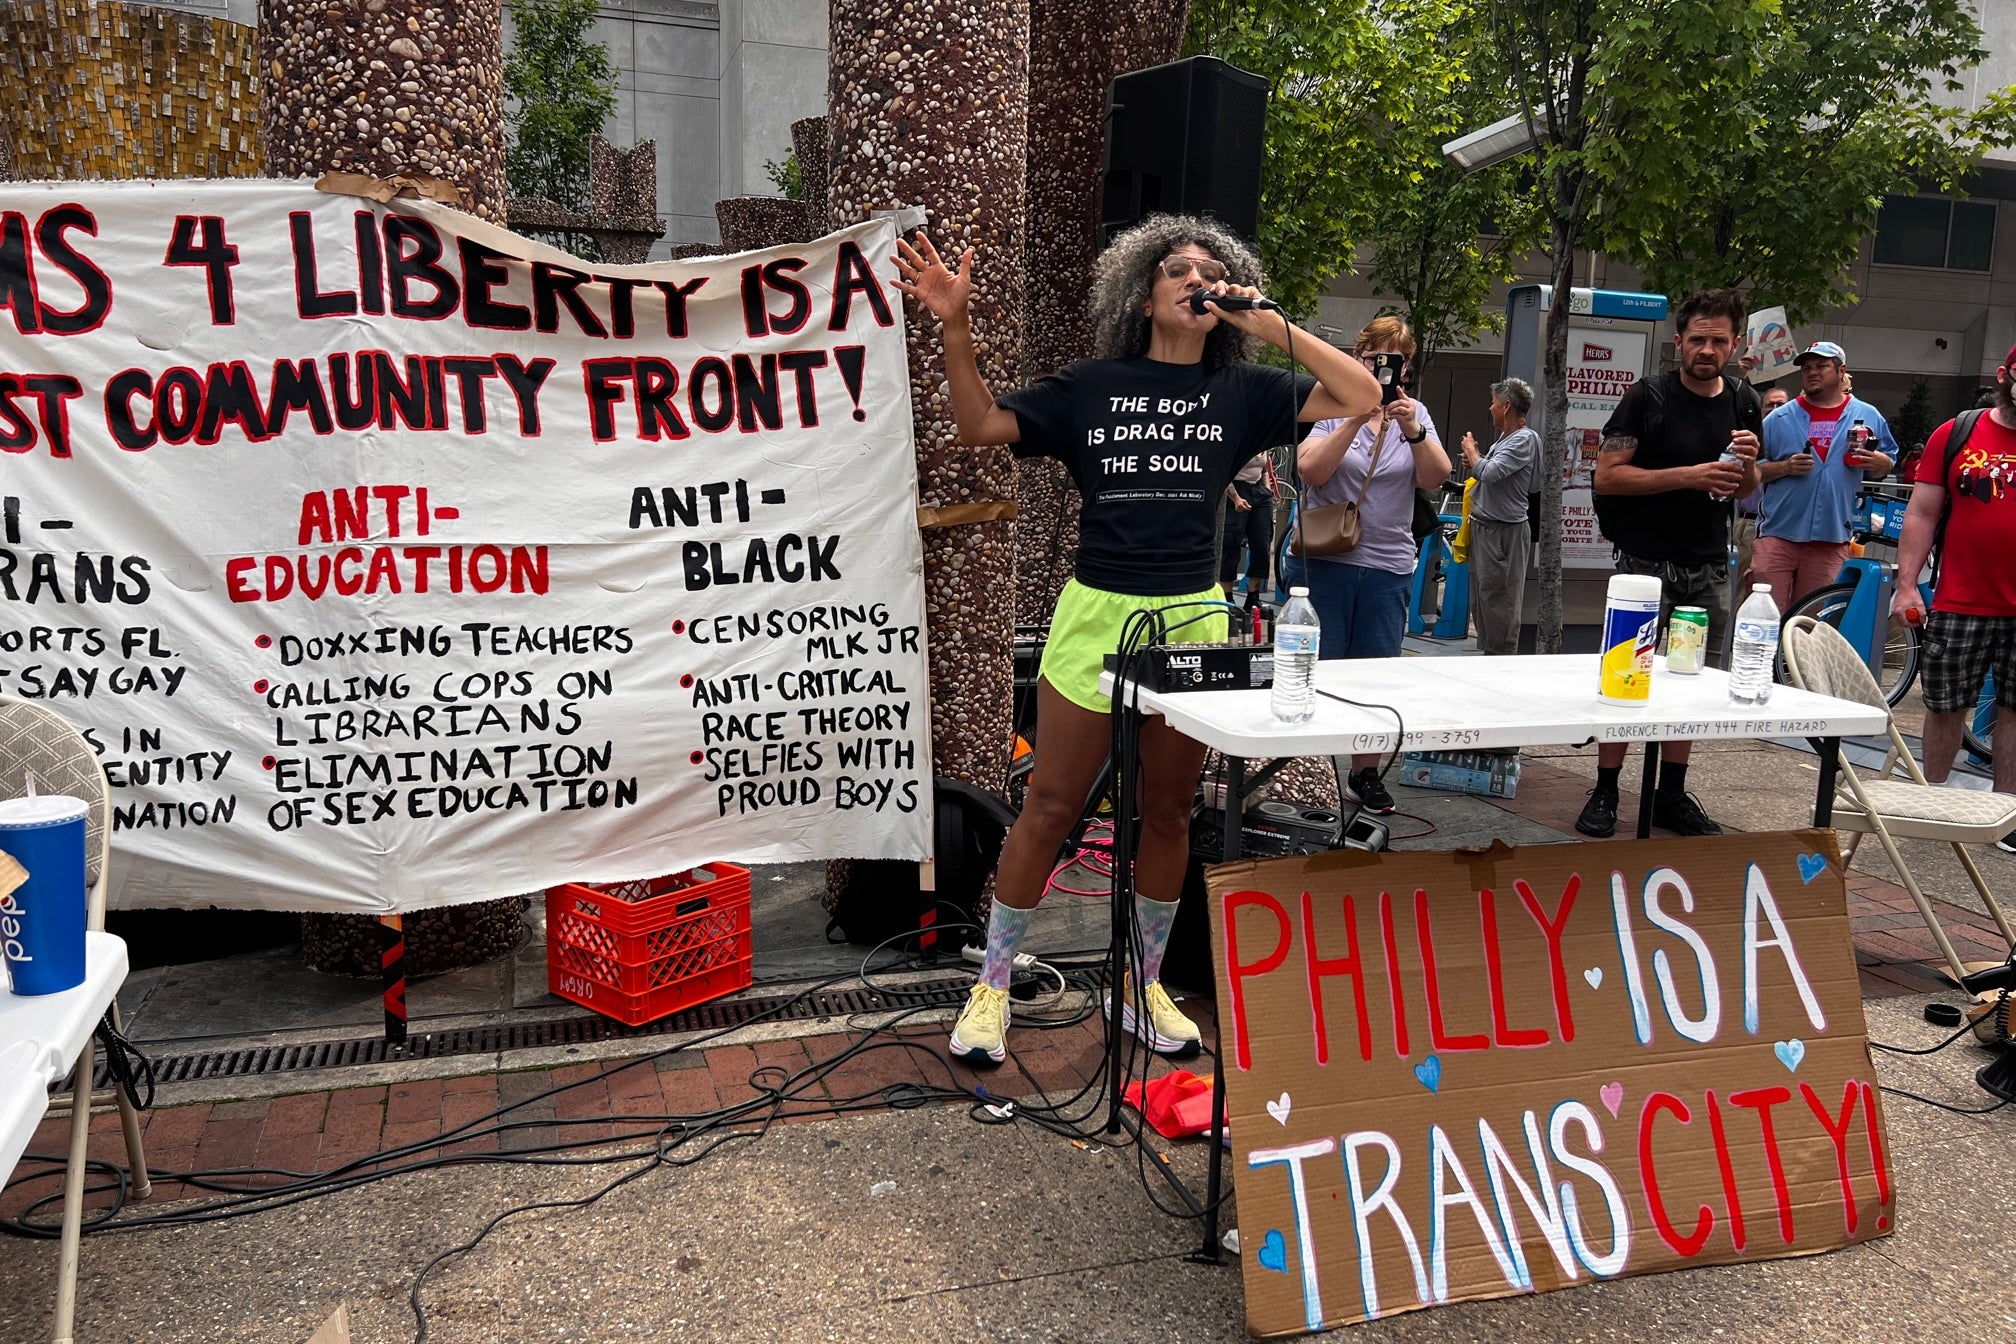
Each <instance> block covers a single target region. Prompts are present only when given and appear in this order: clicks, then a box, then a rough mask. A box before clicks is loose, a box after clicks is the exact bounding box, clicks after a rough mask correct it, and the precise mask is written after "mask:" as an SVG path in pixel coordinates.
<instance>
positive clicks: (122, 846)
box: [0, 180, 931, 912]
mask: <svg viewBox="0 0 2016 1344" xmlns="http://www.w3.org/2000/svg"><path fill="white" fill-rule="evenodd" d="M894 228H895V226H894V224H893V223H892V222H890V221H887V220H882V221H876V222H873V223H868V224H862V225H858V226H856V227H854V228H851V229H848V230H845V231H843V232H840V233H836V234H833V235H831V236H829V237H826V238H822V239H819V240H816V241H814V242H810V243H806V244H803V245H801V246H793V247H787V248H777V249H773V250H770V251H766V252H752V253H748V254H744V255H741V256H735V257H721V258H708V259H705V260H703V261H693V262H666V263H662V264H655V265H646V266H603V265H600V264H597V263H594V262H589V261H584V260H582V259H580V258H577V257H571V256H568V255H567V254H565V253H562V252H559V251H556V250H555V249H553V248H550V247H547V246H545V245H543V244H541V243H538V242H535V241H533V240H531V239H529V238H522V237H519V236H517V235H515V234H512V233H508V232H506V231H504V230H502V229H499V228H495V227H493V226H491V225H488V224H485V223H484V222H482V221H481V220H478V219H476V218H474V217H473V216H470V215H465V214H460V213H458V212H456V211H453V210H449V209H446V208H444V207H441V206H437V205H434V204H432V203H430V202H426V201H406V200H395V201H392V202H390V203H389V204H380V203H377V202H374V201H369V200H363V199H359V198H357V197H353V196H337V195H331V194H328V193H326V192H320V191H317V190H315V188H314V187H313V186H312V185H311V184H309V183H306V182H282V181H252V180H244V181H229V182H190V181H175V182H49V183H8V184H5V185H4V186H0V454H4V455H5V456H4V457H0V461H4V462H5V464H6V466H5V474H4V477H0V495H4V504H5V508H4V513H0V527H4V532H0V692H5V693H7V694H12V695H20V696H25V697H27V698H29V699H32V700H36V701H38V702H41V703H44V704H46V705H48V707H49V708H51V709H54V710H56V711H57V712H59V713H62V714H64V715H65V716H67V717H69V718H71V719H72V720H73V721H74V722H76V723H77V724H78V725H79V727H81V728H82V729H84V730H85V732H86V733H87V735H88V736H89V738H90V740H91V741H92V742H93V744H94V745H95V746H96V747H97V748H98V750H99V752H100V753H101V756H102V759H103V761H104V764H105V767H106V771H107V774H108V775H109V777H110V780H111V785H112V819H113V836H112V842H113V846H114V850H115V854H116V855H117V856H118V858H119V862H118V863H117V864H116V865H115V869H114V884H115V885H114V890H113V900H114V902H115V903H117V904H124V905H146V906H182V905H198V906H204V905H220V906H266V907H272V908H279V909H297V910H298V909H322V910H356V911H367V912H382V911H390V910H409V909H415V908H419V907H424V906H430V905H442V904H448V903H453V902H461V901H473V900H481V899H487V898H491V897H497V896H505V895H510V894H514V893H518V892H523V891H527V890H530V889H534V888H538V887H544V886H548V885H551V884H553V883H556V882H561V881H584V882H610V881H619V880H626V879H633V878H649V877H655V876H659V875H662V874H665V873H668V872H673V871H677V870H679V869H681V868H686V867H691V866H692V865H694V864H696V863H702V862H710V861H714V860H737V861H742V862H782V861H788V860H803V859H817V858H833V857H845V856H855V857H868V858H877V857H879V858H904V859H914V858H921V857H923V856H924V855H926V854H927V853H928V852H929V845H930V837H929V834H928V825H927V820H926V818H927V816H928V809H929V795H930V757H931V752H930V744H929V737H928V735H929V725H928V722H927V718H926V709H925V703H924V701H925V688H926V678H927V675H928V669H927V667H926V663H925V654H924V645H923V620H924V594H923V558H922V546H921V542H920V539H919V536H918V532H917V522H916V516H917V515H916V508H917V491H916V469H915V464H914V457H913V451H912V442H911V412H910V391H909V388H910V378H909V363H908V355H907V353H906V350H905V346H904V334H903V305H902V297H901V295H900V294H898V293H897V292H896V291H895V290H894V289H893V288H891V286H890V284H889V281H890V279H891V277H892V276H893V274H894V266H893V263H892V262H891V260H890V254H891V252H892V251H893V250H894Z"/></svg>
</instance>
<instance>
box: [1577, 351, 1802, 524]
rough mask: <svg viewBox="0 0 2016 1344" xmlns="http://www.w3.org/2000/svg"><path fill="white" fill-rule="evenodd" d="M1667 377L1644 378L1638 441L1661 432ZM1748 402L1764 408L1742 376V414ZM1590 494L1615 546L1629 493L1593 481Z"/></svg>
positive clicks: (1739, 397)
mask: <svg viewBox="0 0 2016 1344" xmlns="http://www.w3.org/2000/svg"><path fill="white" fill-rule="evenodd" d="M1667 377H1668V375H1667V374H1663V373H1662V374H1660V375H1658V376H1657V377H1654V378H1647V379H1646V380H1645V398H1646V401H1647V403H1648V404H1647V405H1646V407H1645V423H1644V425H1643V427H1642V428H1640V430H1639V431H1638V441H1639V442H1640V443H1643V442H1645V441H1646V440H1647V439H1650V438H1654V437H1656V436H1657V435H1658V433H1659V426H1660V424H1661V423H1662V422H1663V421H1664V420H1665V418H1666V379H1667ZM1746 405H1754V406H1756V408H1757V410H1758V413H1759V414H1760V416H1761V414H1762V412H1763V410H1764V404H1763V403H1762V402H1760V401H1758V400H1757V390H1756V389H1755V388H1753V387H1751V386H1750V384H1748V383H1746V382H1742V381H1740V380H1739V381H1737V382H1736V409H1737V412H1738V414H1739V415H1740V414H1741V412H1742V411H1743V410H1744V408H1745V407H1746ZM1589 498H1590V502H1591V503H1592V504H1593V505H1594V506H1595V509H1596V530H1597V531H1598V532H1601V533H1602V534H1603V540H1605V541H1607V542H1609V543H1610V544H1611V545H1612V546H1615V545H1618V544H1619V543H1618V540H1617V536H1616V527H1617V524H1618V523H1619V522H1621V521H1622V520H1621V519H1620V518H1619V517H1618V516H1617V501H1618V500H1620V499H1624V498H1626V496H1623V495H1606V494H1603V493H1602V492H1600V491H1598V490H1596V489H1595V488H1594V487H1593V485H1592V487H1591V489H1590V491H1589Z"/></svg>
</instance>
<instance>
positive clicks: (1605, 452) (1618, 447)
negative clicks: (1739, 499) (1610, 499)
mask: <svg viewBox="0 0 2016 1344" xmlns="http://www.w3.org/2000/svg"><path fill="white" fill-rule="evenodd" d="M1637 452H1638V440H1636V439H1634V438H1631V437H1630V436H1628V435H1623V434H1613V435H1611V436H1610V437H1608V438H1606V439H1604V440H1603V446H1602V448H1601V449H1600V450H1599V451H1598V453H1597V457H1596V490H1597V492H1598V493H1599V494H1605V495H1663V494H1665V493H1666V492H1667V491H1669V490H1706V491H1708V492H1710V493H1711V494H1718V495H1733V494H1736V493H1738V492H1739V491H1740V489H1741V488H1742V486H1743V484H1744V476H1745V473H1744V469H1743V466H1742V465H1739V464H1737V463H1733V462H1698V463H1696V464H1695V465H1693V466H1691V467H1640V466H1637V465H1634V464H1633V462H1632V460H1631V459H1632V457H1633V456H1635V455H1636V454H1637Z"/></svg>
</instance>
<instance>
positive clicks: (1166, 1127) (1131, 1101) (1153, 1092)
mask: <svg viewBox="0 0 2016 1344" xmlns="http://www.w3.org/2000/svg"><path fill="white" fill-rule="evenodd" d="M1211 1087H1212V1079H1211V1077H1210V1076H1209V1075H1208V1074H1207V1075H1206V1076H1204V1077H1202V1078H1199V1077H1198V1076H1197V1075H1196V1074H1194V1073H1186V1072H1184V1071H1183V1070H1181V1069H1178V1070H1176V1071H1175V1072H1173V1073H1165V1074H1163V1075H1162V1076H1161V1077H1160V1078H1154V1079H1151V1080H1149V1082H1148V1085H1147V1087H1146V1088H1145V1089H1144V1088H1143V1087H1142V1085H1141V1083H1140V1082H1139V1081H1138V1080H1137V1081H1135V1082H1131V1083H1129V1084H1127V1090H1126V1091H1124V1092H1122V1093H1121V1094H1120V1098H1121V1100H1123V1101H1125V1102H1126V1103H1127V1104H1128V1105H1129V1106H1132V1107H1133V1108H1134V1109H1135V1110H1137V1111H1139V1112H1141V1114H1142V1116H1143V1117H1144V1118H1145V1119H1146V1120H1147V1121H1148V1123H1149V1125H1150V1126H1151V1127H1152V1128H1153V1129H1154V1130H1155V1132H1156V1133H1157V1134H1160V1135H1161V1136H1162V1137H1163V1138H1165V1139H1187V1138H1189V1137H1190V1136H1191V1135H1193V1134H1202V1133H1203V1132H1204V1131H1205V1130H1207V1129H1209V1128H1211ZM1144 1091H1145V1100H1144Z"/></svg>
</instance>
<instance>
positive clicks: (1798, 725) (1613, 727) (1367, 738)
mask: <svg viewBox="0 0 2016 1344" xmlns="http://www.w3.org/2000/svg"><path fill="white" fill-rule="evenodd" d="M1826 731H1827V721H1826V720H1825V719H1767V720H1764V721H1763V722H1759V721H1757V720H1754V719H1699V720H1694V721H1692V722H1688V723H1606V724H1602V725H1598V726H1594V727H1593V730H1592V731H1591V733H1590V735H1589V739H1593V740H1595V741H1598V742H1656V741H1669V740H1670V741H1682V740H1686V739H1689V738H1696V737H1805V736H1810V735H1815V734H1819V733H1824V732H1826ZM1489 736H1491V734H1489V733H1487V732H1486V731H1485V730H1484V729H1482V728H1423V729H1418V730H1415V731H1412V732H1409V733H1408V734H1407V735H1406V736H1404V737H1402V738H1401V739H1400V745H1401V746H1402V747H1431V748H1433V747H1459V748H1460V747H1477V746H1483V745H1484V744H1485V739H1486V738H1487V737H1489ZM1589 739H1585V740H1589ZM1497 745H1504V746H1509V745H1512V744H1510V743H1500V744H1497ZM1392 747H1393V734H1392V733H1390V732H1387V733H1357V734H1354V735H1353V736H1352V738H1351V749H1352V750H1353V751H1390V750H1391V749H1392Z"/></svg>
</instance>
